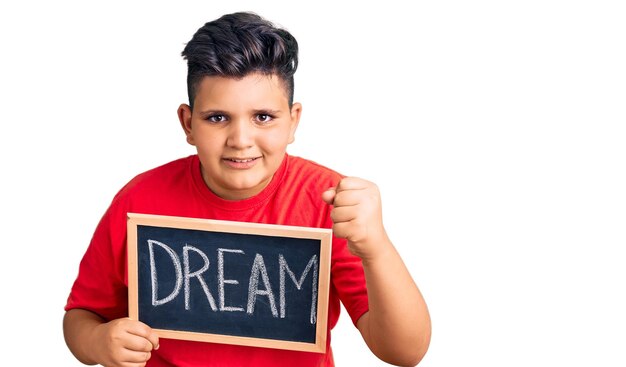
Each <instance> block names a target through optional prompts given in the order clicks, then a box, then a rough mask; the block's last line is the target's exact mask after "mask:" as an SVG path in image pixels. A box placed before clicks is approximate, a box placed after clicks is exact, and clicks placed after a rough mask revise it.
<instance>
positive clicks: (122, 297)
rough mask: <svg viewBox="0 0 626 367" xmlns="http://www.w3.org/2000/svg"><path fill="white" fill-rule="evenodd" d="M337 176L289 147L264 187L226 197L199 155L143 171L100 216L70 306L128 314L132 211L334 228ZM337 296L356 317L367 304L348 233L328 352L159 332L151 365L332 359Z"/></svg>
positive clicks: (340, 244)
mask: <svg viewBox="0 0 626 367" xmlns="http://www.w3.org/2000/svg"><path fill="white" fill-rule="evenodd" d="M340 179H341V176H340V175H339V174H338V173H336V172H334V171H332V170H330V169H328V168H325V167H323V166H320V165H318V164H316V163H314V162H311V161H308V160H305V159H302V158H298V157H294V156H289V155H285V159H284V160H283V162H282V164H281V166H280V167H279V169H278V170H277V171H276V173H275V174H274V177H273V178H272V180H271V182H270V183H269V184H268V186H267V187H266V188H265V189H264V190H263V191H262V192H260V193H259V194H258V195H256V196H254V197H251V198H249V199H245V200H239V201H229V200H224V199H222V198H220V197H218V196H217V195H215V194H214V193H213V192H212V191H211V190H210V189H209V188H208V187H207V186H206V184H205V183H204V181H203V179H202V175H201V172H200V161H199V159H198V157H197V156H196V155H192V156H189V157H186V158H182V159H179V160H176V161H173V162H170V163H168V164H165V165H163V166H160V167H157V168H155V169H152V170H150V171H147V172H144V173H142V174H140V175H138V176H137V177H135V178H134V179H132V180H131V181H130V182H129V183H128V184H127V185H126V186H125V187H124V188H122V190H120V191H119V192H118V194H117V195H116V196H115V198H114V199H113V201H112V203H111V205H110V206H109V208H108V210H107V211H106V213H105V214H104V216H103V217H102V219H101V220H100V223H99V224H98V226H97V228H96V230H95V233H94V235H93V238H92V240H91V243H90V245H89V247H88V249H87V251H86V253H85V255H84V257H83V259H82V261H81V263H80V268H79V273H78V277H77V278H76V281H75V282H74V285H73V287H72V290H71V293H70V295H69V298H68V301H67V304H66V306H65V309H66V310H70V309H74V308H82V309H87V310H90V311H92V312H95V313H97V314H99V315H100V316H102V317H104V318H105V319H107V320H113V319H117V318H121V317H126V316H128V288H127V285H128V277H127V263H126V261H127V259H126V214H127V213H128V212H133V213H144V214H159V215H172V216H182V217H194V218H206V219H220V220H234V221H244V222H255V223H269V224H281V225H294V226H305V227H317V228H331V227H332V221H331V219H330V215H329V213H330V207H329V206H328V205H327V204H326V203H324V202H323V201H322V199H321V195H322V192H323V191H325V190H326V189H327V188H329V187H333V186H336V185H337V183H338V182H339V180H340ZM340 300H341V302H342V303H343V305H344V307H345V308H346V310H347V311H348V313H349V315H350V317H351V318H352V322H353V323H354V324H356V322H357V320H358V319H359V318H360V317H361V316H362V315H363V313H365V312H366V311H367V310H368V302H367V289H366V287H365V276H364V273H363V267H362V264H361V261H360V259H359V258H357V257H356V256H354V255H352V254H350V252H349V251H348V249H347V245H346V241H345V240H343V239H338V238H333V245H332V256H331V287H330V294H329V305H328V306H329V307H328V337H327V343H328V345H327V353H326V354H320V353H309V352H298V351H287V350H280V349H269V348H256V347H244V346H235V345H226V344H214V343H204V342H191V341H183V340H173V339H163V338H162V339H161V340H160V348H159V350H157V351H154V352H153V353H152V358H151V359H150V361H149V362H148V366H277V365H285V366H298V367H305V366H333V359H332V351H331V349H330V330H331V329H332V328H333V327H334V326H335V325H336V324H337V320H338V318H339V312H340V303H339V302H340Z"/></svg>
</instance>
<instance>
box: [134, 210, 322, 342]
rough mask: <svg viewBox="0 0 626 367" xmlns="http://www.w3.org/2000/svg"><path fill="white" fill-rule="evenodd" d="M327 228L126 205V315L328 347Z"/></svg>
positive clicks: (165, 333)
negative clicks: (155, 211)
mask: <svg viewBox="0 0 626 367" xmlns="http://www.w3.org/2000/svg"><path fill="white" fill-rule="evenodd" d="M331 238H332V232H331V230H330V229H321V228H309V227H295V226H282V225H270V224H259V223H244V222H232V221H218V220H209V219H198V218H184V217H172V216H160V215H149V214H137V213H129V214H128V299H129V317H130V318H131V319H135V320H139V321H142V322H144V323H146V324H147V325H149V326H150V327H152V328H153V329H154V330H156V332H157V333H158V334H159V335H160V336H161V337H165V338H173V339H183V340H194V341H206V342H214V343H227V344H236V345H248V346H257V347H265V348H279V349H289V350H300V351H307V352H319V353H324V352H325V350H326V332H327V330H326V327H327V322H326V321H327V315H328V289H329V282H330V251H331Z"/></svg>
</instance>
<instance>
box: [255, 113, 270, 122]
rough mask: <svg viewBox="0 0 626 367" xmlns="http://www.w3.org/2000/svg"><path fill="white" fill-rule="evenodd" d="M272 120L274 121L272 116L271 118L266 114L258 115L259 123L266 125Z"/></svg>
mask: <svg viewBox="0 0 626 367" xmlns="http://www.w3.org/2000/svg"><path fill="white" fill-rule="evenodd" d="M272 119H273V118H272V116H270V115H268V114H265V113H260V114H258V115H256V120H257V122H259V123H263V124H266V123H268V122H270V121H272Z"/></svg>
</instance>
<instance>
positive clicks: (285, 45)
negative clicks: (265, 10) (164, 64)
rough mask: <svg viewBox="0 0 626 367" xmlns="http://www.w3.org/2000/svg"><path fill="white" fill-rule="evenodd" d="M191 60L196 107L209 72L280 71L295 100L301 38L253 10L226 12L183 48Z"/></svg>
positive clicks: (238, 74)
mask: <svg viewBox="0 0 626 367" xmlns="http://www.w3.org/2000/svg"><path fill="white" fill-rule="evenodd" d="M182 56H183V58H184V59H186V60H187V93H188V95H189V105H190V106H191V108H192V109H193V102H194V99H195V96H196V90H197V87H198V84H199V83H200V81H202V79H203V78H204V77H205V76H223V77H231V78H243V77H245V76H246V75H248V74H249V73H252V72H261V73H264V74H267V75H271V74H273V75H276V76H277V77H278V78H279V79H280V80H281V81H282V82H283V84H284V86H285V90H286V92H287V98H288V100H289V106H290V107H291V105H292V104H293V91H294V82H293V75H294V73H295V72H296V69H297V68H298V42H297V41H296V39H295V38H294V37H293V36H292V35H291V34H290V33H289V32H288V31H286V30H284V29H282V28H279V27H277V26H275V25H274V24H272V23H271V22H269V21H267V20H265V19H263V18H261V17H260V16H259V15H257V14H255V13H251V12H238V13H232V14H226V15H223V16H222V17H220V18H218V19H216V20H214V21H211V22H208V23H206V24H205V25H204V26H202V28H200V29H198V31H196V33H195V34H194V35H193V38H192V39H191V41H189V42H188V43H187V45H186V46H185V49H184V50H183V52H182Z"/></svg>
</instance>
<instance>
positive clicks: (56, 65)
mask: <svg viewBox="0 0 626 367" xmlns="http://www.w3.org/2000/svg"><path fill="white" fill-rule="evenodd" d="M169 3H174V2H169ZM176 3H177V5H159V4H157V2H144V3H141V2H121V1H107V2H100V3H98V4H97V5H94V4H91V3H89V4H88V2H78V1H77V2H74V3H70V2H68V1H52V2H45V1H32V2H29V1H23V2H4V3H3V5H0V40H1V44H0V47H1V49H2V54H1V58H0V62H1V68H0V92H1V94H2V95H1V99H0V101H1V105H0V106H1V107H0V108H1V115H0V118H1V119H2V121H1V122H2V123H1V127H0V129H1V130H0V131H1V133H0V149H2V154H1V155H0V159H1V165H2V179H0V185H1V190H0V199H1V201H0V211H1V214H2V222H1V223H2V224H1V226H0V228H1V232H2V236H3V237H2V239H3V241H4V243H3V244H2V248H3V256H2V259H3V261H2V265H1V266H0V272H1V274H0V275H1V277H0V279H1V281H2V293H3V298H2V303H1V306H0V307H1V308H2V315H3V317H2V319H3V321H2V330H3V333H4V335H5V339H4V340H5V341H4V343H3V347H2V350H3V351H4V353H3V357H4V358H5V359H8V360H11V359H13V358H14V359H13V360H15V361H20V363H19V365H25V366H40V365H50V366H53V365H54V366H73V365H79V363H78V362H76V361H75V360H74V359H73V356H72V355H71V354H70V352H69V351H68V349H67V348H66V346H65V344H64V341H63V335H62V330H61V320H62V316H63V305H64V303H65V300H66V297H67V295H68V292H69V289H70V287H71V284H72V282H73V280H74V277H75V276H76V271H77V268H78V263H79V261H80V258H81V257H82V254H83V252H84V250H85V249H86V246H87V244H88V241H89V239H90V237H91V234H92V231H93V229H94V228H95V225H96V224H97V221H98V219H99V218H100V216H101V215H102V213H103V212H104V210H105V208H106V207H107V205H108V204H109V202H110V200H111V198H112V197H113V195H114V193H115V192H116V191H117V190H118V189H119V188H120V187H121V186H122V185H123V184H124V183H126V181H128V180H129V179H130V178H131V177H132V176H134V175H135V174H137V173H139V172H141V171H144V170H146V169H148V168H152V167H154V166H156V165H158V164H162V163H165V162H167V161H170V160H172V159H175V158H178V157H181V156H184V155H188V154H191V153H193V149H192V147H190V146H188V145H187V144H186V143H185V139H184V136H183V134H182V130H181V129H180V127H179V125H178V122H177V118H176V108H177V106H178V105H179V103H181V102H185V101H186V92H185V71H186V69H185V62H184V61H183V60H182V58H181V57H180V52H181V51H182V49H183V47H184V43H185V42H186V41H188V40H189V38H190V37H191V36H192V34H193V33H194V32H195V31H196V29H197V28H199V27H200V26H201V25H202V24H204V22H206V21H208V20H212V19H214V18H217V17H218V16H220V15H222V14H223V13H226V12H231V11H237V10H254V11H256V12H258V13H259V14H261V15H263V16H265V17H267V18H269V19H270V20H273V21H275V22H276V23H279V24H282V25H283V26H285V27H286V28H288V29H289V30H290V31H291V32H292V33H293V34H294V35H295V37H296V38H297V39H298V41H299V43H300V47H301V54H300V60H301V64H300V68H299V71H298V72H297V73H296V99H297V100H298V101H300V102H302V103H303V105H304V112H303V117H302V121H301V125H300V128H299V131H298V134H297V137H296V142H295V143H294V144H293V145H292V146H291V147H290V152H291V154H294V155H301V156H304V157H307V158H309V159H313V160H315V161H318V162H319V163H322V164H325V165H328V166H330V167H332V168H334V169H336V170H339V171H340V172H343V173H344V174H347V175H356V176H361V177H364V178H366V179H369V180H372V181H374V182H376V183H377V184H378V185H379V187H380V189H381V192H382V195H383V204H384V215H385V224H386V226H387V229H388V232H389V233H390V235H391V237H392V239H393V241H394V242H395V244H396V246H397V247H398V249H399V251H400V253H401V254H402V255H403V258H404V259H405V261H406V263H407V265H408V266H409V268H410V270H411V272H412V274H413V276H414V278H415V280H416V282H417V284H418V285H419V287H420V289H421V290H422V292H423V294H424V296H425V298H426V300H427V303H428V305H429V307H430V311H431V316H432V319H433V338H432V343H431V347H430V350H429V352H428V354H427V355H426V357H425V359H424V360H423V362H422V364H421V366H424V367H431V366H445V367H449V366H461V365H464V366H481V367H482V366H494V367H495V366H498V367H499V366H528V365H533V366H624V365H626V356H625V355H624V347H625V346H626V266H624V259H625V258H626V256H625V255H624V247H625V246H624V245H625V244H626V234H625V229H626V228H625V223H626V222H625V220H626V190H625V188H626V144H625V140H626V127H625V123H626V103H625V102H626V68H625V67H624V65H626V47H625V45H626V22H624V19H626V11H625V8H624V5H622V4H623V2H621V1H602V0H596V1H556V0H542V1H534V0H529V1H523V2H522V1H518V2H512V1H495V0H494V1H485V0H481V1H472V2H470V1H428V2H417V3H414V4H412V5H410V6H409V5H408V4H409V3H410V2H400V1H397V2H396V1H384V2H376V3H373V5H364V2H360V3H358V4H359V5H353V6H348V5H342V4H341V2H339V1H333V2H327V3H325V2H320V1H316V2H308V3H307V4H302V3H300V2H282V3H279V2H269V1H265V2H262V5H258V4H261V3H259V2H253V1H250V2H246V1H224V2H219V3H218V2H209V1H203V2H184V1H179V2H176ZM224 4H228V5H224ZM355 4H357V3H355ZM400 4H402V5H400ZM405 4H406V5H405ZM342 316H343V317H342V318H341V319H340V324H339V325H338V327H337V328H336V329H335V330H334V332H333V346H334V349H335V354H336V362H337V365H338V366H356V365H360V366H384V365H385V364H384V363H382V362H379V361H377V360H376V358H375V357H373V356H372V355H371V354H370V353H369V351H368V350H367V349H366V347H365V346H364V343H363V341H362V340H361V338H360V336H359V335H358V333H357V331H356V329H355V328H354V327H353V326H352V324H351V322H350V321H349V318H348V317H347V315H346V314H343V315H342Z"/></svg>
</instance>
